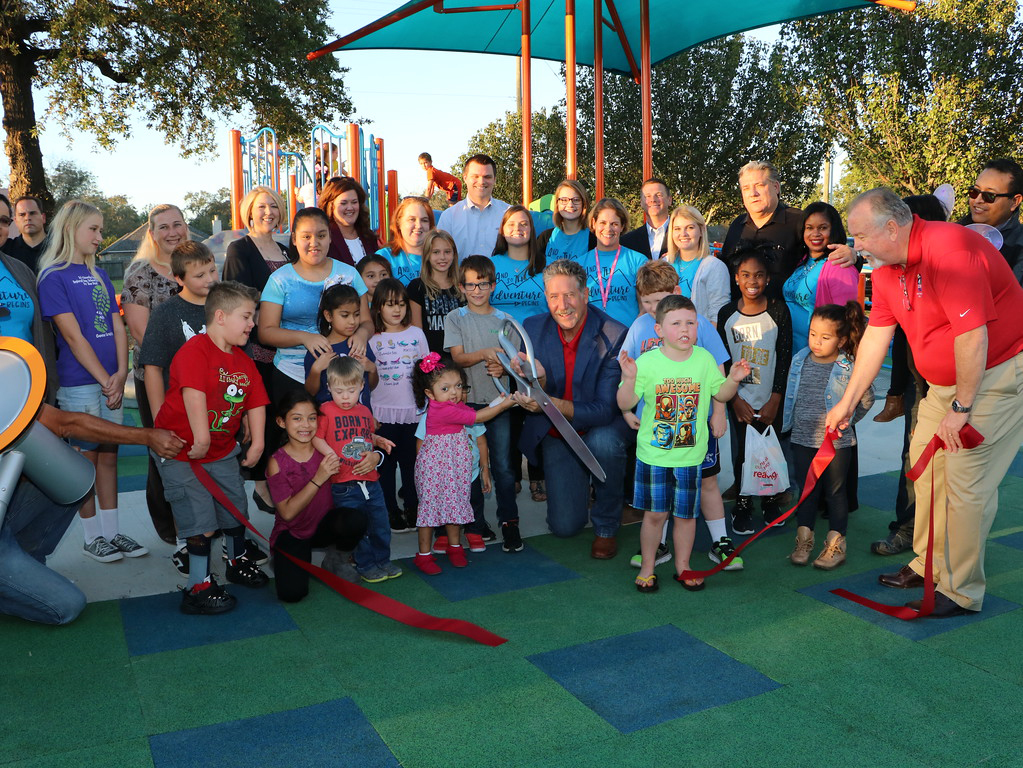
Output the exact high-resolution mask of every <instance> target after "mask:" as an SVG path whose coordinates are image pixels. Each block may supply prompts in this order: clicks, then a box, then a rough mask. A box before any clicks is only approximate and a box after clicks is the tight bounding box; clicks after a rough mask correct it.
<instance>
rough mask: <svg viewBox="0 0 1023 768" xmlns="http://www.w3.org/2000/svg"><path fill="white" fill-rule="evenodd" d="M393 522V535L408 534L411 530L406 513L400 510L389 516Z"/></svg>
mask: <svg viewBox="0 0 1023 768" xmlns="http://www.w3.org/2000/svg"><path fill="white" fill-rule="evenodd" d="M388 518H390V521H391V533H407V532H408V531H410V530H411V529H410V528H409V527H408V525H407V524H406V523H405V513H404V512H402V511H401V510H400V509H399V510H398V511H397V512H391V513H390V514H389V515H388Z"/></svg>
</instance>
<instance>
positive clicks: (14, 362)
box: [0, 336, 96, 525]
mask: <svg viewBox="0 0 1023 768" xmlns="http://www.w3.org/2000/svg"><path fill="white" fill-rule="evenodd" d="M0 382H2V384H0V393H2V394H0V525H2V524H3V518H4V515H5V514H6V513H7V505H8V504H9V503H10V501H11V497H12V496H13V495H14V489H15V488H16V487H17V485H18V479H19V478H20V477H21V475H22V474H23V473H24V475H25V476H26V477H27V478H28V479H29V480H31V481H32V482H33V483H34V484H35V485H36V486H37V487H38V488H39V490H41V491H42V492H43V493H45V494H46V495H47V496H48V497H49V498H50V499H52V500H53V501H54V502H56V503H57V504H73V503H74V502H76V501H79V500H80V499H82V498H83V497H84V496H85V495H86V494H87V493H88V492H89V491H90V490H92V486H93V484H94V483H95V482H96V468H95V467H94V466H93V465H92V462H90V461H89V460H88V459H87V458H85V457H84V456H82V455H81V454H80V453H78V452H77V451H75V450H73V449H72V448H71V447H70V446H69V445H68V444H67V443H65V442H64V441H63V440H61V439H60V438H59V437H57V436H56V435H55V434H53V433H52V432H51V431H50V430H48V429H47V428H46V427H44V426H43V425H41V424H37V423H36V414H37V413H38V412H39V408H40V406H41V405H42V402H43V394H44V393H45V391H46V366H45V365H43V358H42V357H41V356H40V354H39V352H38V351H37V350H36V348H35V347H33V346H32V345H31V344H29V343H28V342H26V341H23V340H22V339H18V338H14V337H11V336H0Z"/></svg>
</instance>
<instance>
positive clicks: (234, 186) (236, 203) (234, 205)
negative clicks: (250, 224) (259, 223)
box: [230, 130, 245, 229]
mask: <svg viewBox="0 0 1023 768" xmlns="http://www.w3.org/2000/svg"><path fill="white" fill-rule="evenodd" d="M230 143H231V147H230V151H231V229H245V225H244V224H243V223H242V198H243V197H244V196H245V193H244V191H243V190H242V186H243V184H242V132H241V131H239V130H232V131H231V140H230Z"/></svg>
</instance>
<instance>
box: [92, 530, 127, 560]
mask: <svg viewBox="0 0 1023 768" xmlns="http://www.w3.org/2000/svg"><path fill="white" fill-rule="evenodd" d="M82 554H83V555H85V556H86V557H91V558H92V559H93V560H98V561H99V562H101V563H112V562H114V561H115V560H120V559H121V558H122V557H124V555H122V554H121V550H119V549H118V548H117V547H115V546H114V545H113V544H111V543H110V542H109V541H107V540H106V539H104V538H103V537H102V536H97V537H96V538H95V539H93V540H92V543H91V544H86V545H85V546H84V547H83V548H82Z"/></svg>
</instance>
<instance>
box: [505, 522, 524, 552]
mask: <svg viewBox="0 0 1023 768" xmlns="http://www.w3.org/2000/svg"><path fill="white" fill-rule="evenodd" d="M501 538H503V539H504V543H503V544H501V549H503V550H504V551H505V552H521V551H522V549H523V544H522V534H521V533H519V521H518V520H511V521H509V522H507V523H501Z"/></svg>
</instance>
